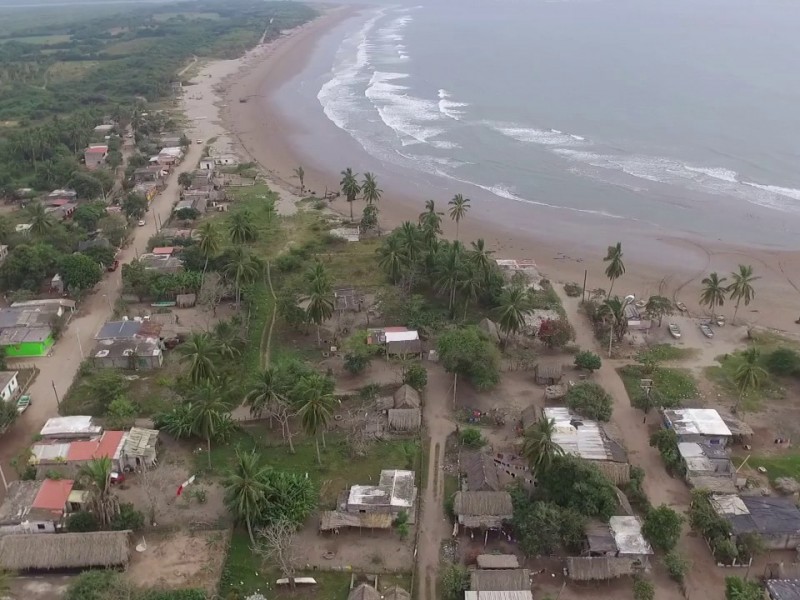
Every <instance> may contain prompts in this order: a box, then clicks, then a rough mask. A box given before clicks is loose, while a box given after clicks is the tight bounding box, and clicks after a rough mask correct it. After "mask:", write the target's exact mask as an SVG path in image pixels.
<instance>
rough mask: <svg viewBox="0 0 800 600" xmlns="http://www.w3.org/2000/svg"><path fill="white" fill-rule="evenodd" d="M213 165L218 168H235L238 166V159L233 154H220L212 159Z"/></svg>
mask: <svg viewBox="0 0 800 600" xmlns="http://www.w3.org/2000/svg"><path fill="white" fill-rule="evenodd" d="M214 164H215V165H216V166H218V167H235V166H236V165H238V164H239V157H238V156H234V155H233V154H220V155H219V156H215V157H214Z"/></svg>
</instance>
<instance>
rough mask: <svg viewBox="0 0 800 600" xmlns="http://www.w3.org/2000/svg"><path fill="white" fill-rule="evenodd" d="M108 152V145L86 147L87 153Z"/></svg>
mask: <svg viewBox="0 0 800 600" xmlns="http://www.w3.org/2000/svg"><path fill="white" fill-rule="evenodd" d="M106 152H108V146H89V147H88V148H87V149H86V153H87V154H105V153H106Z"/></svg>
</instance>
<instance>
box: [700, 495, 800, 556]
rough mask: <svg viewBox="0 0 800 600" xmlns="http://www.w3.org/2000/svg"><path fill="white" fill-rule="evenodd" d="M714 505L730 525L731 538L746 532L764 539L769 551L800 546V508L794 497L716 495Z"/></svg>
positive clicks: (713, 496) (712, 501) (765, 546)
mask: <svg viewBox="0 0 800 600" xmlns="http://www.w3.org/2000/svg"><path fill="white" fill-rule="evenodd" d="M709 500H710V502H711V507H712V508H713V509H714V511H715V512H716V513H717V514H718V515H719V516H720V517H722V518H723V519H725V520H726V521H728V523H730V525H731V531H732V537H733V540H732V541H734V542H735V541H736V539H735V538H736V537H737V536H739V535H742V534H745V533H754V534H756V535H758V537H760V538H761V540H762V541H763V543H764V548H765V549H767V550H795V549H796V548H797V547H798V546H800V509H798V508H797V506H796V505H795V503H794V500H793V499H792V498H779V497H776V496H737V495H735V494H714V495H712V496H711V498H710V499H709Z"/></svg>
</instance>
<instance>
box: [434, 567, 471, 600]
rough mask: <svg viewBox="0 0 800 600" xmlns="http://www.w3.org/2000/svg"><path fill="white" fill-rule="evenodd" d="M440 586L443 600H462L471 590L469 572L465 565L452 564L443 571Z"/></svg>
mask: <svg viewBox="0 0 800 600" xmlns="http://www.w3.org/2000/svg"><path fill="white" fill-rule="evenodd" d="M439 584H440V586H439V587H440V592H441V595H442V600H461V598H463V597H464V592H465V591H466V590H467V588H469V572H468V571H467V568H466V567H465V566H463V565H459V564H454V563H450V564H449V565H447V566H446V567H444V568H443V569H442V570H441V575H440V581H439Z"/></svg>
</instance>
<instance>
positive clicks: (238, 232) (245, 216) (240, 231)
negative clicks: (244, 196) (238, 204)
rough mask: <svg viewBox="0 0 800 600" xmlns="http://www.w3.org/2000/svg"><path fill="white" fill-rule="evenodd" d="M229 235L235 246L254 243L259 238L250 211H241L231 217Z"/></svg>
mask: <svg viewBox="0 0 800 600" xmlns="http://www.w3.org/2000/svg"><path fill="white" fill-rule="evenodd" d="M228 234H229V235H230V237H231V242H233V243H234V244H237V245H239V244H246V243H247V242H252V241H254V240H255V239H256V237H257V236H258V231H257V230H256V227H255V225H253V215H252V214H251V213H250V211H249V210H240V211H238V212H235V213H233V214H232V215H231V218H230V219H229V220H228Z"/></svg>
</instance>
